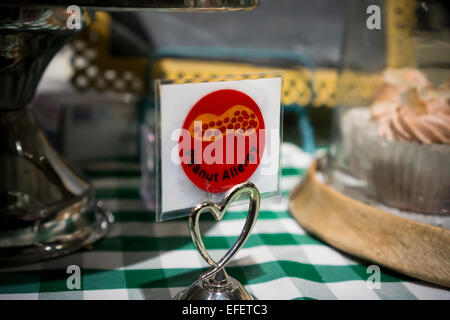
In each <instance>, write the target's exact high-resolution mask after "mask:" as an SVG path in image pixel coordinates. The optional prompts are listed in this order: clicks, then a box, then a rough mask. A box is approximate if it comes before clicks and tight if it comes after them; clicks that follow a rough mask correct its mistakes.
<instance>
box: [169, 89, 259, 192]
mask: <svg viewBox="0 0 450 320" xmlns="http://www.w3.org/2000/svg"><path fill="white" fill-rule="evenodd" d="M265 139H266V136H265V126H264V119H263V116H262V114H261V111H260V110H259V107H258V105H257V104H256V103H255V101H253V99H252V98H250V97H249V96H248V95H246V94H245V93H243V92H240V91H237V90H230V89H227V90H218V91H214V92H212V93H210V94H208V95H206V96H204V97H203V98H201V99H200V100H199V101H198V102H197V103H196V104H195V105H194V106H193V107H192V109H191V110H190V112H189V114H188V115H187V117H186V119H185V121H184V124H183V130H182V134H181V136H180V139H179V142H178V150H179V155H180V158H181V166H182V168H183V170H184V172H185V173H186V175H187V177H188V178H189V179H190V180H191V181H192V183H194V184H195V185H196V186H197V187H199V188H200V189H202V190H204V191H207V192H211V193H218V192H224V191H227V190H229V189H231V188H232V187H233V186H235V185H236V184H239V183H242V182H245V181H247V180H248V179H249V178H250V177H251V175H252V174H253V173H254V172H255V170H256V169H257V168H258V165H259V163H260V160H261V157H262V154H263V152H264V146H265Z"/></svg>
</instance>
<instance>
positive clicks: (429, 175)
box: [341, 69, 450, 214]
mask: <svg viewBox="0 0 450 320" xmlns="http://www.w3.org/2000/svg"><path fill="white" fill-rule="evenodd" d="M383 79H384V83H383V85H382V86H381V88H380V90H379V91H378V93H377V94H376V96H375V99H374V102H373V104H372V105H371V106H370V107H369V108H367V107H364V108H354V109H351V110H349V111H348V112H346V113H345V114H344V116H343V117H342V122H341V125H342V132H343V139H342V140H343V143H342V147H343V149H351V153H352V155H353V156H352V158H350V161H349V166H350V168H351V170H352V171H353V173H354V174H355V175H357V176H359V177H360V178H362V179H363V180H364V181H366V182H367V187H368V189H369V191H370V192H371V193H372V194H373V196H375V197H376V198H377V200H379V201H380V202H382V203H385V204H387V205H390V206H393V207H395V208H399V209H405V210H411V211H416V212H422V213H430V214H450V106H449V100H450V90H449V86H448V84H446V85H442V86H440V87H438V88H433V87H432V86H431V84H430V83H429V81H428V80H427V78H426V76H425V75H424V74H422V73H420V72H419V71H417V70H413V69H403V70H397V71H387V72H385V73H384V75H383Z"/></svg>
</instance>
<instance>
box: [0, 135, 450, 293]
mask: <svg viewBox="0 0 450 320" xmlns="http://www.w3.org/2000/svg"><path fill="white" fill-rule="evenodd" d="M282 156H283V171H282V173H283V177H282V186H283V198H282V199H281V200H280V199H278V200H263V202H262V207H261V212H260V215H259V220H258V222H257V223H256V226H255V228H254V230H253V233H252V235H251V236H250V238H249V239H248V241H247V243H246V244H245V246H244V248H243V249H242V250H241V251H240V252H239V253H238V255H237V256H236V257H235V258H234V259H233V260H232V262H231V263H230V265H229V266H228V267H227V271H228V273H229V274H230V275H232V276H233V277H235V278H237V279H238V280H239V281H241V282H242V283H243V284H244V285H245V286H246V287H247V288H248V289H250V290H251V291H252V292H253V293H254V294H255V295H256V296H257V297H258V298H259V299H450V291H448V290H446V289H443V288H438V287H436V286H432V285H429V284H426V283H423V282H419V281H416V280H413V279H410V278H407V277H404V276H401V275H398V274H394V273H392V272H390V271H389V270H385V269H383V268H382V269H381V271H382V272H381V283H380V285H381V286H380V288H379V289H376V288H374V289H370V288H369V286H368V284H367V279H368V278H369V277H370V275H371V273H368V271H367V267H368V264H364V263H362V262H361V261H358V260H357V259H355V258H353V257H350V256H348V255H346V254H343V253H341V252H339V251H337V250H335V249H333V248H331V247H330V246H328V245H326V244H325V243H323V242H321V241H320V240H318V239H316V238H314V237H312V236H310V235H308V234H307V233H305V231H304V230H303V229H302V228H301V226H300V225H299V224H298V223H297V222H296V221H295V220H294V219H293V218H292V217H291V215H290V214H289V212H288V196H287V195H288V192H289V190H291V189H292V188H293V187H295V185H297V183H298V182H299V181H300V180H301V178H302V176H303V174H304V172H305V170H306V169H307V167H308V165H309V164H310V163H311V157H310V156H309V155H307V154H305V153H303V152H302V151H301V150H300V149H299V148H297V147H296V146H294V145H291V144H284V146H283V153H282ZM86 172H87V173H88V175H90V177H91V178H92V180H93V181H94V185H95V187H96V189H97V196H98V198H99V199H102V200H103V202H104V203H105V204H106V205H107V206H109V207H110V208H111V209H112V210H113V212H114V214H115V217H116V222H115V223H114V225H113V226H112V229H111V231H110V233H109V234H108V235H107V237H106V238H104V239H102V240H100V241H99V242H97V243H96V244H94V245H93V246H92V248H89V249H86V250H83V251H81V252H78V253H74V254H71V255H68V256H65V257H62V258H58V259H55V260H50V261H46V262H42V263H37V264H33V265H28V266H22V267H14V268H8V269H0V299H171V298H172V297H173V296H174V295H175V294H176V293H178V292H179V291H180V290H182V289H183V288H185V287H187V286H189V285H190V284H191V283H193V282H194V281H195V280H196V279H197V277H198V276H199V275H200V273H201V272H203V271H204V270H206V268H207V265H206V263H205V262H204V261H203V260H202V258H201V257H200V255H199V253H198V252H197V251H196V250H195V248H194V245H193V243H192V240H191V238H190V236H189V232H188V228H187V220H186V219H180V220H174V221H168V222H164V223H155V222H154V220H155V217H154V213H152V212H148V211H147V210H145V209H144V207H143V205H142V203H141V201H140V199H139V175H140V172H139V165H138V164H136V163H129V162H115V163H111V162H109V163H103V164H95V165H94V166H92V167H90V168H89V169H88V170H87V171H86ZM206 218H208V217H206ZM245 218H246V211H243V208H242V207H234V208H231V209H230V211H229V212H227V213H226V214H225V217H224V220H223V221H221V222H218V223H215V222H214V221H213V219H212V218H211V219H204V220H203V221H202V225H201V228H202V230H203V235H204V237H203V239H204V242H205V245H206V247H207V248H208V251H209V252H210V253H211V255H212V256H213V257H220V256H222V255H223V254H224V253H225V252H226V251H227V250H228V248H229V247H230V246H231V245H232V243H234V240H235V238H236V237H237V236H238V235H239V233H240V232H241V229H242V226H243V223H244V220H245ZM69 265H78V266H79V267H80V269H81V276H82V277H81V289H79V290H77V289H75V290H69V289H68V287H67V278H68V276H69V274H67V272H66V271H67V267H68V266H69Z"/></svg>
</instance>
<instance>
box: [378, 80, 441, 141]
mask: <svg viewBox="0 0 450 320" xmlns="http://www.w3.org/2000/svg"><path fill="white" fill-rule="evenodd" d="M449 92H450V91H449V90H448V89H447V88H441V89H432V88H426V89H424V90H423V91H422V92H421V94H420V95H419V92H418V91H417V89H415V88H410V89H408V90H407V91H406V92H403V93H402V94H401V95H400V96H399V97H398V96H397V97H395V96H394V97H391V98H390V99H387V100H381V101H376V102H375V103H374V104H373V105H372V106H371V111H372V119H373V120H375V121H376V122H377V124H378V129H379V134H380V136H381V137H383V138H385V139H387V140H407V141H418V142H422V143H445V144H449V143H450V107H449V98H450V96H449Z"/></svg>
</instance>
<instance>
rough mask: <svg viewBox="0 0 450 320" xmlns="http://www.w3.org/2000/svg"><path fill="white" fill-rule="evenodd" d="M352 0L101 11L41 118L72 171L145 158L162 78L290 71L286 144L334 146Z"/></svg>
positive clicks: (50, 80)
mask: <svg viewBox="0 0 450 320" xmlns="http://www.w3.org/2000/svg"><path fill="white" fill-rule="evenodd" d="M346 8H347V2H346V1H333V0H323V1H318V2H311V1H303V0H302V1H299V0H282V1H261V2H260V3H259V5H258V6H257V7H256V9H254V10H251V11H241V12H227V13H222V12H217V13H206V14H205V13H173V12H171V13H163V12H130V13H128V12H125V13H124V12H120V13H106V12H100V11H97V12H96V13H95V15H94V17H93V22H92V23H91V25H90V26H89V27H88V28H87V29H86V30H84V31H82V32H81V34H79V35H77V36H76V37H75V38H74V39H73V40H72V41H71V42H70V43H68V44H67V45H66V46H65V47H64V48H63V50H61V51H60V52H59V53H58V54H57V56H55V58H54V59H53V61H52V62H51V64H50V65H49V67H48V68H47V70H46V72H45V74H44V76H43V79H42V81H41V82H40V85H39V88H38V91H37V95H36V98H35V101H34V111H35V113H36V116H37V118H38V121H39V123H40V125H41V127H42V128H43V129H44V131H45V133H46V135H47V136H48V137H49V139H50V141H51V143H52V144H53V146H54V147H55V148H56V149H57V150H58V151H60V152H61V153H62V155H63V156H64V157H65V158H66V159H67V160H69V161H70V162H72V163H76V164H77V165H81V164H82V163H85V162H90V163H92V160H96V159H108V158H126V159H132V158H137V157H138V156H139V145H140V144H139V127H140V125H141V124H143V123H148V122H150V120H149V119H150V118H151V116H149V114H151V112H152V110H153V105H152V104H153V82H154V79H157V78H171V79H181V78H191V79H192V81H204V79H207V78H209V77H215V76H218V75H224V74H245V73H252V72H260V71H268V70H283V71H284V72H285V82H284V93H283V102H284V106H285V113H284V140H285V141H289V142H293V143H295V144H297V145H299V146H300V147H302V148H303V149H304V151H306V152H314V150H315V149H316V148H317V146H319V147H320V146H324V145H326V142H327V139H328V137H329V128H330V121H331V108H332V107H333V106H334V104H335V96H336V94H335V91H336V80H337V68H338V65H339V61H340V52H341V43H342V39H343V35H344V19H345V12H346Z"/></svg>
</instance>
